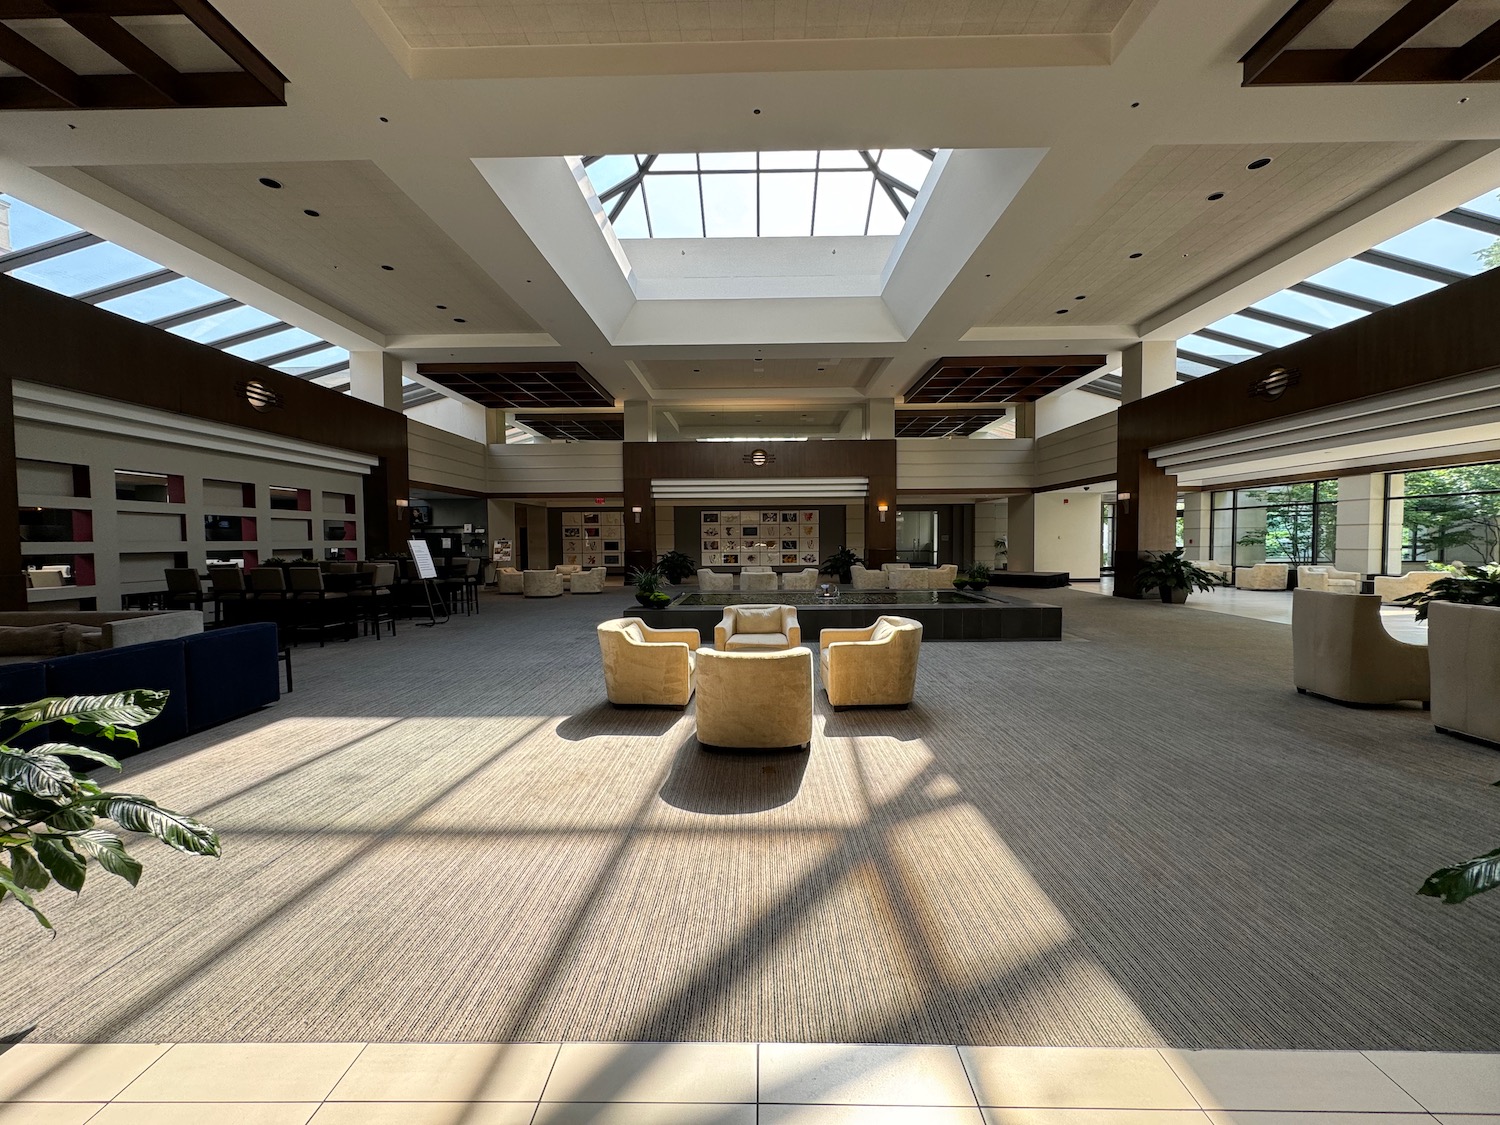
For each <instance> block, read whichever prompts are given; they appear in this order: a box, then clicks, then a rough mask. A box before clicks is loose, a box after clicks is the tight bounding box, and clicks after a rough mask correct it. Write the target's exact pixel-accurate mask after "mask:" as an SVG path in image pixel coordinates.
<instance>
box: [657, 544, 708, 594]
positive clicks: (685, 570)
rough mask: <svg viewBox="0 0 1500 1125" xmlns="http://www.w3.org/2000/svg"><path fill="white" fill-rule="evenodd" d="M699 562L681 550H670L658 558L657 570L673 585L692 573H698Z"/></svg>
mask: <svg viewBox="0 0 1500 1125" xmlns="http://www.w3.org/2000/svg"><path fill="white" fill-rule="evenodd" d="M697 570H698V564H697V563H695V562H693V560H692V557H691V556H689V555H685V554H683V553H682V552H681V551H668V552H667V553H666V554H664V555H662V557H661V558H659V559H657V560H656V572H657V573H658V574H660V575H661V576H662V577H663V578H664V579H666V580H667V581H668V582H670V583H671V584H672V585H673V586H676V585H678V584H679V583H681V582H682V581H683V580H684V579H685V578H687V576H688V575H690V574H695V573H697Z"/></svg>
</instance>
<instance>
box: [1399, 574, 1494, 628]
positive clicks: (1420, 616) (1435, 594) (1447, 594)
mask: <svg viewBox="0 0 1500 1125" xmlns="http://www.w3.org/2000/svg"><path fill="white" fill-rule="evenodd" d="M1446 569H1447V570H1448V573H1447V574H1444V575H1443V577H1441V578H1438V579H1435V580H1434V581H1433V583H1432V585H1431V586H1428V587H1427V589H1425V590H1418V591H1416V593H1413V594H1406V595H1404V596H1402V597H1399V598H1397V599H1396V601H1397V603H1398V604H1400V605H1405V606H1411V607H1412V608H1414V609H1415V610H1416V611H1417V620H1418V621H1426V620H1427V607H1428V606H1429V605H1431V604H1432V603H1433V602H1459V603H1460V604H1462V605H1500V563H1484V564H1482V565H1480V566H1476V567H1469V566H1465V565H1463V564H1462V563H1457V564H1454V565H1453V566H1451V567H1448V568H1446Z"/></svg>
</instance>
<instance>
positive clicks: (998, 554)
mask: <svg viewBox="0 0 1500 1125" xmlns="http://www.w3.org/2000/svg"><path fill="white" fill-rule="evenodd" d="M1008 539H1009V536H1005V535H1002V536H1000V538H999V539H996V540H995V565H996V566H998V567H999V568H1000V569H1001V570H1005V569H1007V563H1006V556H1007V555H1009V554H1010V544H1009V543H1008V542H1007V540H1008Z"/></svg>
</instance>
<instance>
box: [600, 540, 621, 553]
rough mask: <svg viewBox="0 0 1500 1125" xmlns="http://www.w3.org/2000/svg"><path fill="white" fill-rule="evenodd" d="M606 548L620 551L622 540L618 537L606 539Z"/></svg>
mask: <svg viewBox="0 0 1500 1125" xmlns="http://www.w3.org/2000/svg"><path fill="white" fill-rule="evenodd" d="M604 549H605V550H606V551H618V550H619V549H620V541H619V540H618V539H606V540H605V541H604Z"/></svg>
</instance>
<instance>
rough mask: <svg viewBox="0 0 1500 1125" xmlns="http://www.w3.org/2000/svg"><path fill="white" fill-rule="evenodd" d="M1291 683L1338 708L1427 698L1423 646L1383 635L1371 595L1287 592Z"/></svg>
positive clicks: (1429, 692)
mask: <svg viewBox="0 0 1500 1125" xmlns="http://www.w3.org/2000/svg"><path fill="white" fill-rule="evenodd" d="M1292 682H1293V684H1294V685H1295V686H1296V688H1297V690H1298V691H1299V692H1302V693H1303V694H1304V695H1305V694H1307V693H1309V692H1311V693H1312V694H1313V695H1320V696H1322V697H1324V698H1325V699H1332V700H1336V701H1337V702H1339V703H1358V704H1375V703H1399V702H1401V701H1402V700H1406V699H1415V700H1419V701H1421V702H1423V703H1426V702H1427V701H1428V700H1429V699H1431V698H1432V694H1431V691H1430V690H1429V687H1428V684H1429V676H1428V671H1427V648H1426V646H1424V645H1411V644H1407V643H1406V642H1405V641H1398V640H1397V639H1396V638H1395V637H1393V636H1391V635H1390V633H1388V632H1386V628H1385V625H1384V624H1382V623H1381V620H1380V599H1379V598H1378V597H1376V596H1375V595H1374V594H1330V593H1327V592H1325V591H1321V590H1293V591H1292Z"/></svg>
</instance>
